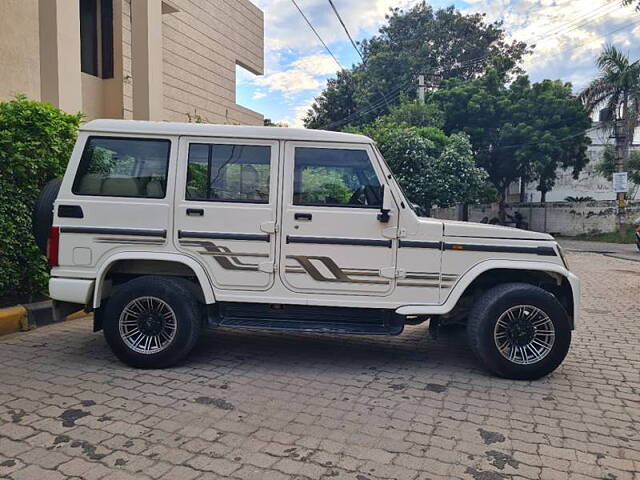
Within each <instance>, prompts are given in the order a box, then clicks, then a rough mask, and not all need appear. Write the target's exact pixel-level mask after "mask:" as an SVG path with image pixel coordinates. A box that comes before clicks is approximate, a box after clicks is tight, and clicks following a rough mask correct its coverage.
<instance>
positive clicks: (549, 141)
mask: <svg viewBox="0 0 640 480" xmlns="http://www.w3.org/2000/svg"><path fill="white" fill-rule="evenodd" d="M506 80H507V79H506V77H505V76H504V74H503V73H500V72H498V71H493V72H490V73H489V74H488V75H486V76H485V77H483V78H480V79H477V80H472V81H470V82H460V81H456V80H454V81H450V82H448V83H447V84H446V85H445V87H444V88H442V89H440V90H438V91H437V92H435V93H434V94H433V96H432V97H433V100H434V101H436V102H438V103H439V104H440V106H441V109H442V111H443V112H444V117H445V120H444V131H445V133H446V134H448V135H450V134H452V133H456V132H464V133H466V134H467V135H469V138H470V140H471V144H472V146H473V153H474V155H475V158H476V162H477V163H478V165H479V166H480V167H482V168H484V169H485V170H486V171H487V172H488V174H489V180H490V181H491V183H493V184H494V185H495V187H496V189H497V190H498V192H499V194H500V206H501V216H504V198H505V192H506V190H507V188H508V187H509V185H510V184H511V183H513V182H514V181H516V180H518V179H519V178H524V179H525V180H528V181H534V180H535V181H537V182H538V184H539V187H538V188H539V189H540V190H541V191H542V193H543V194H545V193H546V192H547V191H548V190H549V189H550V188H551V187H552V186H553V183H554V181H555V175H556V170H557V168H558V167H561V168H571V169H573V174H574V176H577V175H578V173H579V172H580V171H581V170H582V168H583V167H584V166H585V165H586V163H587V158H586V148H587V146H588V145H589V139H588V137H587V136H586V132H585V130H586V129H587V128H588V127H589V126H590V124H591V121H590V119H589V116H588V114H587V113H586V112H585V111H584V109H583V108H582V105H581V103H580V102H579V100H578V99H576V98H575V97H573V96H572V94H571V85H570V84H563V83H561V82H559V81H551V80H545V81H543V82H541V83H536V84H533V85H531V84H530V82H529V79H528V78H527V77H526V76H520V77H518V78H517V79H516V80H515V81H513V82H512V83H511V84H507V81H506Z"/></svg>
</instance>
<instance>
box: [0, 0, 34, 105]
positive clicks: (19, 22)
mask: <svg viewBox="0 0 640 480" xmlns="http://www.w3.org/2000/svg"><path fill="white" fill-rule="evenodd" d="M38 18H39V15H38V0H0V100H7V99H10V98H11V97H13V96H15V94H16V93H24V94H25V95H27V96H28V97H29V98H35V99H40V41H39V34H38Z"/></svg>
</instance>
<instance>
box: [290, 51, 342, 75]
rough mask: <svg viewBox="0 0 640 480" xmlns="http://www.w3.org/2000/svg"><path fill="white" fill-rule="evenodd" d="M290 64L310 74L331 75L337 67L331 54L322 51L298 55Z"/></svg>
mask: <svg viewBox="0 0 640 480" xmlns="http://www.w3.org/2000/svg"><path fill="white" fill-rule="evenodd" d="M291 65H292V66H293V67H294V68H296V69H298V70H303V71H305V72H308V73H310V74H312V75H332V74H334V73H336V71H337V70H338V68H339V67H338V65H337V64H336V62H335V60H334V59H333V58H332V57H331V55H328V54H327V55H324V54H322V53H318V54H315V55H308V56H306V57H300V58H299V59H297V60H296V61H295V62H293V63H292V64H291Z"/></svg>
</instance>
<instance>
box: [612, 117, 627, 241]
mask: <svg viewBox="0 0 640 480" xmlns="http://www.w3.org/2000/svg"><path fill="white" fill-rule="evenodd" d="M613 135H614V138H615V142H616V163H615V171H616V173H622V172H624V168H625V157H626V154H627V153H626V146H627V136H626V132H625V128H624V119H619V118H616V119H615V123H614V127H613ZM616 197H617V200H618V215H617V223H618V225H617V226H618V231H619V232H621V231H622V230H621V229H622V215H623V213H624V208H625V192H617V194H616Z"/></svg>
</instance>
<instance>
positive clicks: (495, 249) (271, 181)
mask: <svg viewBox="0 0 640 480" xmlns="http://www.w3.org/2000/svg"><path fill="white" fill-rule="evenodd" d="M58 188H59V193H58V192H57V190H58ZM56 193H58V194H57V199H55V198H56ZM54 199H55V203H54ZM52 211H53V217H51V212H52ZM38 212H40V214H39V216H38ZM47 216H48V217H49V218H46V217H47ZM36 219H37V221H36V237H37V238H39V240H40V241H41V243H47V244H48V255H49V261H50V264H51V266H52V276H51V280H50V282H49V289H50V295H51V298H53V299H54V300H55V301H56V302H55V304H56V308H57V311H58V313H60V314H61V313H63V312H66V311H69V310H72V309H74V308H75V309H77V308H78V304H80V305H81V306H82V307H84V308H85V309H86V311H93V312H94V313H95V315H94V319H95V320H94V323H95V330H96V331H97V330H100V329H103V330H104V334H105V337H106V339H107V342H108V343H109V345H110V346H111V348H112V349H113V351H114V353H115V354H116V355H117V356H118V357H119V358H120V359H121V360H123V361H124V362H126V363H128V364H130V365H133V366H136V367H143V368H161V367H167V366H169V365H172V364H175V363H176V362H178V361H180V360H182V359H183V358H184V357H186V355H187V354H188V353H189V351H190V350H191V349H192V347H193V346H194V344H195V343H196V340H197V339H198V336H199V334H200V331H201V330H202V328H203V327H205V326H210V327H224V328H236V329H238V328H245V329H266V330H289V331H291V330H293V331H304V332H319V333H328V334H347V333H351V334H360V335H397V334H399V333H401V332H402V330H403V328H404V326H405V325H415V324H417V323H420V322H423V321H426V320H429V321H430V326H431V327H436V326H438V325H447V324H452V323H464V324H466V325H467V331H468V337H469V343H470V346H471V348H472V350H473V351H474V352H475V353H476V355H477V356H478V357H479V359H480V360H481V361H482V364H483V365H485V366H486V367H487V368H488V369H489V370H491V371H492V372H494V373H496V374H498V375H500V376H504V377H508V378H518V379H532V378H538V377H541V376H543V375H546V374H547V373H549V372H551V371H553V370H554V369H555V368H556V367H557V366H558V365H559V364H560V363H561V362H562V360H563V359H564V357H565V356H566V354H567V351H568V349H569V344H570V341H571V330H572V329H573V327H574V324H575V322H576V318H577V314H578V301H579V281H578V278H577V277H576V276H575V275H573V274H571V272H569V269H568V266H567V264H566V262H565V260H564V258H563V255H562V251H561V250H560V247H559V246H558V244H557V243H556V242H555V241H554V240H553V238H552V237H551V236H549V235H546V234H541V233H534V232H528V231H523V230H516V229H512V228H505V227H496V226H490V225H484V224H474V223H462V222H454V221H442V220H437V219H433V218H422V217H419V216H418V215H417V214H416V212H414V210H413V209H412V205H411V203H410V202H409V201H408V200H407V199H406V198H405V196H404V195H403V193H402V191H401V190H400V188H399V186H398V184H397V182H396V181H395V180H394V178H393V176H392V174H391V172H390V171H389V168H388V167H387V165H386V164H385V162H384V160H383V158H382V156H381V155H380V152H379V151H378V150H377V148H376V146H375V144H374V143H373V142H372V140H370V139H369V138H366V137H363V136H359V135H350V134H344V133H335V132H326V131H315V130H301V129H288V128H271V127H243V126H217V125H203V124H176V123H154V122H134V121H122V120H96V121H92V122H89V123H87V124H86V125H85V126H84V127H82V129H81V131H80V135H79V137H78V141H77V144H76V147H75V150H74V152H73V155H72V158H71V160H70V162H69V166H68V167H67V171H66V174H65V176H64V179H63V180H62V181H61V183H60V182H57V183H56V182H55V181H54V183H53V184H52V185H48V186H47V187H45V189H44V190H43V193H42V196H41V200H40V202H39V203H38V205H37V212H36ZM43 225H44V226H45V230H46V227H48V226H49V225H53V226H51V228H50V229H49V236H48V241H47V239H46V238H44V239H42V238H40V237H41V236H42V235H41V234H40V237H38V234H37V232H38V230H40V231H42V230H43V228H42V227H43ZM69 304H73V305H69Z"/></svg>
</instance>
